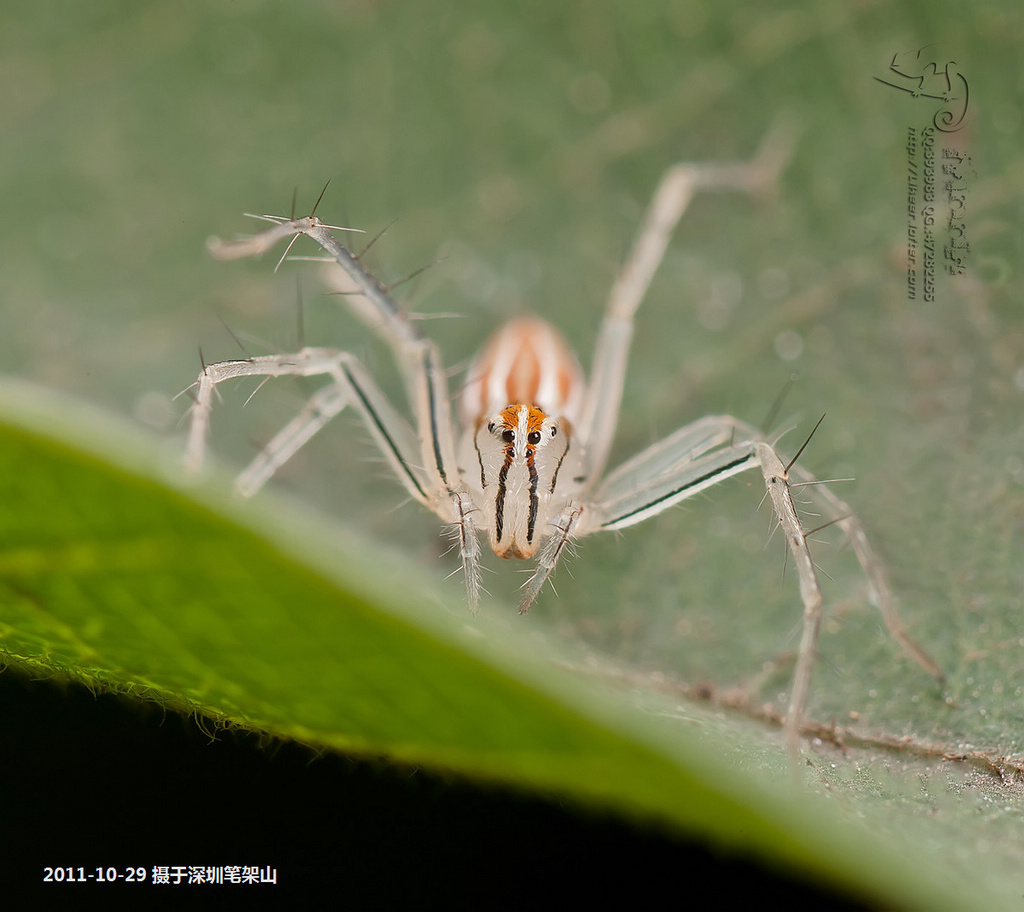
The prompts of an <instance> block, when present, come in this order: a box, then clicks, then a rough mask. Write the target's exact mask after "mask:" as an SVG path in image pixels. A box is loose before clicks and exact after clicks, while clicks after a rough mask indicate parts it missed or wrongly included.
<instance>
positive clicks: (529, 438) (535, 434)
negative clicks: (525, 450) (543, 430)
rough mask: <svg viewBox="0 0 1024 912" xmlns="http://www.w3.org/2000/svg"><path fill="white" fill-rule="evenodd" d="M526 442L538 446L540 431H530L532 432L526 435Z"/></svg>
mask: <svg viewBox="0 0 1024 912" xmlns="http://www.w3.org/2000/svg"><path fill="white" fill-rule="evenodd" d="M526 442H527V443H528V444H530V445H531V446H536V445H537V444H538V443H540V431H530V433H529V434H527V435H526Z"/></svg>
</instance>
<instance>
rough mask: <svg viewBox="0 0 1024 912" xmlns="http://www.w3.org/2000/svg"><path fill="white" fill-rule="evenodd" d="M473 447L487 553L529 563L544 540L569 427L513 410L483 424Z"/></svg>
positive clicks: (532, 411)
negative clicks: (525, 559)
mask: <svg viewBox="0 0 1024 912" xmlns="http://www.w3.org/2000/svg"><path fill="white" fill-rule="evenodd" d="M473 443H474V446H475V448H476V453H477V457H478V459H479V462H480V483H481V486H482V488H483V491H484V498H485V515H486V519H487V526H488V530H489V532H490V539H491V548H492V549H493V550H494V553H495V554H497V555H498V556H499V557H532V556H533V554H534V552H536V550H537V547H538V546H539V544H540V541H541V539H542V538H544V537H545V536H546V534H547V529H546V525H547V513H548V504H549V502H550V500H551V495H552V493H553V492H554V490H555V486H556V484H557V483H558V473H559V469H560V468H561V467H562V460H563V459H564V458H565V454H566V452H567V451H568V449H569V433H568V426H567V423H566V422H565V421H560V420H559V419H557V418H552V417H551V416H550V415H548V414H546V413H545V412H544V411H543V410H541V409H539V408H538V407H537V406H535V405H521V404H513V405H509V406H507V407H505V408H503V409H502V410H501V411H500V412H498V413H497V414H495V415H492V416H491V417H490V418H488V419H485V420H483V421H481V422H480V424H479V426H478V427H477V430H476V434H475V436H474V438H473Z"/></svg>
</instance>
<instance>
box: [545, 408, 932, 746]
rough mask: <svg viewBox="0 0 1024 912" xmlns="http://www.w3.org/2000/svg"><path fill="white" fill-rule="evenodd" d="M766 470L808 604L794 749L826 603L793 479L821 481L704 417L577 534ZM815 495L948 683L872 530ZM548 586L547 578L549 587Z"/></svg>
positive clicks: (670, 441) (607, 488)
mask: <svg viewBox="0 0 1024 912" xmlns="http://www.w3.org/2000/svg"><path fill="white" fill-rule="evenodd" d="M757 467H759V468H760V469H761V473H762V476H763V478H764V483H765V489H766V491H767V496H768V497H769V498H770V499H771V502H772V509H773V511H774V513H775V516H776V519H777V521H778V523H779V526H780V527H781V528H782V530H783V533H784V535H785V539H786V547H787V550H788V553H789V554H790V555H792V559H793V564H794V566H795V568H796V572H797V577H798V581H799V587H800V599H801V602H802V604H803V626H802V633H801V637H800V645H799V648H798V651H797V662H796V668H795V670H794V673H793V685H792V689H791V692H790V702H789V709H788V712H787V714H786V722H785V734H786V742H787V745H788V747H789V749H790V750H791V751H793V752H795V751H796V750H797V747H798V744H799V734H800V726H801V724H802V722H803V720H804V718H805V715H806V711H807V698H808V693H809V690H810V681H811V672H812V670H813V666H814V659H815V653H816V650H817V643H818V634H819V630H820V627H821V618H822V614H823V605H824V600H823V596H822V593H821V586H820V583H819V581H818V573H817V569H816V567H815V565H814V560H813V558H812V556H811V552H810V548H809V545H808V540H807V532H806V531H805V530H804V528H803V523H802V521H801V519H800V516H799V513H798V512H797V508H796V505H795V504H794V502H793V498H792V493H791V481H790V479H791V477H793V478H795V479H797V480H798V483H799V482H803V483H806V482H813V481H814V477H813V476H812V475H811V474H810V473H809V472H807V471H805V470H803V469H800V468H796V467H795V466H794V465H793V463H792V462H791V463H789V464H788V465H787V464H786V463H784V462H783V460H782V458H781V457H780V456H779V454H778V452H777V451H776V450H775V448H774V447H773V446H772V444H770V443H769V442H768V441H766V440H765V439H764V437H763V435H762V434H761V432H760V431H759V430H758V429H756V428H754V427H753V426H752V425H749V424H747V423H745V422H742V421H738V420H736V419H734V418H731V417H729V416H712V417H708V418H702V419H700V420H699V421H696V422H694V423H693V424H690V425H687V426H686V427H684V428H682V429H680V430H679V431H677V432H676V433H674V434H671V435H670V436H668V437H666V438H665V439H664V440H661V441H659V442H657V443H655V444H653V445H652V446H650V447H648V448H647V449H646V450H644V451H643V452H641V453H640V454H638V455H637V456H635V457H633V458H632V459H630V460H628V461H627V462H625V463H624V464H623V465H622V466H620V467H619V468H617V469H615V470H614V471H612V472H611V473H609V474H608V476H607V478H605V479H604V480H603V481H602V482H601V483H600V484H599V485H598V486H597V487H596V489H595V490H594V492H593V502H592V503H589V504H587V507H586V510H585V511H584V512H582V518H581V520H580V521H579V522H578V523H576V525H575V526H574V527H573V529H572V531H573V532H574V533H575V534H576V535H586V534H589V533H592V532H599V531H605V530H614V529H624V528H627V527H628V526H631V525H634V524H636V523H639V522H642V521H643V520H645V519H648V518H650V517H652V516H656V515H657V514H659V513H661V512H663V511H664V510H667V509H668V508H669V507H671V506H673V505H675V504H678V503H680V502H681V501H683V500H685V499H687V498H689V497H692V496H693V495H695V494H697V493H699V492H701V491H704V490H706V489H707V488H709V487H711V486H713V485H716V484H718V483H719V482H720V481H724V480H725V479H726V478H730V477H731V476H733V475H737V474H739V473H741V472H744V471H747V470H749V469H753V468H757ZM813 496H814V497H816V498H817V499H818V500H819V501H820V502H821V503H822V505H823V506H824V507H825V509H826V511H827V512H828V514H829V515H830V516H831V517H833V518H834V521H835V523H836V524H837V525H839V526H840V527H841V528H842V529H843V530H844V532H845V533H846V534H847V536H848V537H849V539H850V541H851V543H852V545H853V548H854V551H855V553H856V555H857V559H858V561H859V562H860V565H861V568H862V570H863V571H864V574H865V576H866V577H867V579H868V582H869V585H870V586H871V589H872V592H873V595H874V597H875V599H876V601H877V604H878V606H879V608H880V610H881V612H882V616H883V618H884V619H885V623H886V626H887V627H888V629H889V631H890V633H891V634H892V636H893V638H894V639H896V640H897V642H899V643H900V645H901V646H902V647H903V649H904V651H905V652H906V653H907V654H908V655H909V656H910V657H911V658H913V659H915V660H916V661H917V662H918V663H919V664H920V665H921V666H922V667H923V668H924V669H925V670H926V671H928V672H929V673H930V674H932V675H934V676H935V677H937V678H939V679H940V680H941V678H942V673H941V671H940V669H939V667H938V665H937V664H936V663H935V661H934V660H933V659H932V658H931V657H930V656H929V655H928V654H927V653H926V652H925V651H924V649H922V648H921V646H919V645H918V644H917V643H916V642H914V640H913V639H912V638H911V637H910V634H909V633H908V632H907V629H906V627H905V626H904V625H903V622H902V621H901V620H900V617H899V614H898V611H897V608H896V602H895V599H894V597H893V595H892V590H891V588H890V587H889V583H888V577H887V575H886V572H885V566H884V564H883V563H882V561H881V559H880V558H879V557H878V556H877V555H876V554H875V551H874V549H873V548H872V546H871V544H870V542H869V540H868V538H867V535H866V533H865V531H864V527H863V526H862V525H861V523H860V521H859V520H858V519H857V518H856V517H855V516H854V515H853V514H852V511H851V510H850V508H849V507H848V506H847V505H846V504H845V503H843V501H842V500H840V499H839V498H838V497H836V496H835V495H834V494H833V493H832V492H831V491H829V489H828V488H827V487H826V486H824V485H815V487H814V489H813ZM541 582H543V580H542V581H541Z"/></svg>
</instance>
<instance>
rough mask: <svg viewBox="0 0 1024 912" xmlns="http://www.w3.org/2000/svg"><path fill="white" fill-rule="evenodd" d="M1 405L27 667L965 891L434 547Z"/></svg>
mask: <svg viewBox="0 0 1024 912" xmlns="http://www.w3.org/2000/svg"><path fill="white" fill-rule="evenodd" d="M0 415H2V416H3V419H2V423H0V503H2V504H3V511H2V513H0V612H2V613H0V617H2V624H3V627H2V632H3V639H2V644H3V654H4V657H5V660H6V661H7V662H8V663H10V664H12V665H14V666H17V667H21V668H24V669H27V670H30V671H31V672H33V673H34V674H41V673H42V674H47V675H52V676H54V677H58V678H67V679H71V680H78V681H82V682H84V683H86V684H88V685H89V686H91V687H96V688H102V689H105V690H110V691H114V692H118V693H124V694H135V695H138V696H139V697H142V698H144V699H148V700H156V701H158V702H160V703H161V704H163V705H164V706H166V707H168V708H170V709H177V710H180V711H182V712H188V713H195V714H196V715H201V716H204V717H207V718H209V719H212V720H213V721H214V723H215V724H217V725H223V726H239V727H242V728H247V729H254V730H257V731H260V732H267V733H270V734H273V735H276V736H279V737H287V738H295V739H298V740H300V741H303V742H306V743H308V744H310V745H312V746H314V747H317V748H332V749H336V750H342V751H347V752H352V753H356V754H360V753H361V754H367V755H386V756H388V757H390V758H391V759H392V760H393V761H394V762H399V763H408V764H422V765H426V766H430V767H432V768H435V769H439V770H449V771H455V772H458V773H460V774H462V775H465V776H469V777H472V778H476V779H479V780H484V781H494V782H506V783H511V784H514V785H517V786H519V787H522V788H528V789H533V790H537V791H540V792H543V793H551V794H556V793H557V794H562V795H566V796H569V797H572V798H574V799H575V800H577V801H579V802H581V803H586V804H595V805H598V806H603V807H610V808H614V809H616V810H618V811H620V812H622V813H625V814H627V815H630V816H634V817H637V818H640V819H654V820H661V821H662V822H664V823H668V824H671V825H673V826H677V827H679V828H680V829H682V830H685V831H688V832H691V833H698V834H701V835H702V836H703V838H706V839H707V840H708V841H709V842H711V843H712V844H715V845H719V846H721V847H723V848H725V849H728V850H731V851H734V852H742V853H744V854H746V853H754V854H758V855H761V856H762V857H764V858H766V859H769V860H771V861H773V862H775V863H778V864H781V865H783V866H785V867H787V868H791V869H793V870H798V871H803V872H804V873H805V875H806V876H809V877H811V878H813V879H821V880H826V881H831V882H834V883H837V884H846V885H848V886H851V887H855V888H856V889H858V890H862V891H864V893H865V894H867V895H873V896H875V897H876V898H880V899H884V900H886V901H896V902H906V903H924V904H927V905H929V906H930V907H932V908H940V907H947V908H954V907H956V906H957V905H958V904H959V903H961V902H963V901H965V897H966V895H967V894H965V893H961V892H960V889H961V888H960V887H959V886H958V884H957V880H956V878H955V876H951V875H950V874H948V873H946V872H943V871H942V870H941V868H938V867H937V866H936V865H935V864H934V862H932V863H930V864H928V865H926V866H924V867H922V865H923V860H922V858H921V857H919V853H917V852H914V851H912V850H910V851H908V850H906V849H905V848H904V849H902V850H901V853H900V855H899V856H896V855H894V854H893V853H892V852H891V850H890V849H889V846H888V844H886V845H883V844H880V843H879V842H878V841H876V840H875V839H873V838H872V837H870V836H869V834H868V832H867V830H866V828H865V827H863V825H862V824H860V823H858V822H856V821H855V820H854V819H853V818H854V817H855V816H856V813H851V810H852V809H851V808H843V807H842V804H843V802H839V803H838V806H836V805H835V804H834V805H833V806H832V807H829V806H828V805H827V804H826V803H825V802H823V801H821V800H820V799H817V798H815V797H814V796H812V795H810V794H807V793H805V792H804V791H803V790H802V789H801V788H796V787H794V785H795V784H794V783H793V782H792V781H791V777H790V772H791V771H790V772H787V763H786V760H785V758H784V756H783V755H782V753H781V750H780V748H779V746H778V744H777V743H774V739H771V738H768V737H765V735H764V733H763V732H762V731H760V730H758V728H757V727H752V726H750V725H748V724H745V723H743V722H742V721H739V720H735V719H734V720H731V721H725V720H722V719H719V718H717V717H715V716H714V715H713V714H711V713H708V712H707V711H706V710H705V709H702V708H701V707H699V706H697V705H689V704H687V703H685V702H683V703H681V702H680V701H679V700H678V699H676V698H672V699H670V700H666V699H665V697H664V695H663V694H661V693H659V691H658V689H657V687H656V686H655V685H654V683H653V682H651V681H648V682H646V683H645V682H640V681H633V682H632V683H631V684H630V686H625V687H624V686H622V685H621V684H619V683H617V681H618V679H617V678H616V677H614V676H611V675H601V674H595V673H594V670H593V667H592V668H591V670H590V671H586V670H585V666H584V665H583V664H581V663H580V659H581V656H580V654H579V651H578V650H574V649H572V648H570V647H567V646H565V644H562V643H559V641H558V639H557V637H555V636H554V635H553V634H552V633H551V632H550V631H548V630H545V629H544V628H543V626H541V625H538V624H536V623H533V620H532V619H526V620H522V621H520V620H516V621H513V622H507V620H506V619H505V618H504V617H503V616H498V617H492V616H491V615H492V614H497V612H498V610H499V609H498V606H494V605H492V606H489V608H488V611H487V612H486V614H485V615H481V616H480V617H476V618H473V617H470V616H468V615H467V613H466V611H465V609H464V608H462V607H460V606H454V607H452V606H447V605H446V604H445V602H444V600H443V598H441V597H439V596H438V595H437V594H436V592H435V587H434V586H433V585H432V584H431V583H430V582H424V581H423V579H422V575H423V572H424V571H423V568H422V567H414V566H410V565H409V564H408V562H401V561H399V560H398V559H397V558H396V556H395V555H393V554H388V553H386V552H385V550H384V549H382V548H379V547H370V546H369V545H368V543H367V542H366V541H365V540H361V539H360V538H359V537H357V536H356V535H354V534H352V533H351V532H346V531H345V530H343V529H340V528H338V527H337V526H336V525H334V524H331V523H329V522H327V521H326V520H325V519H323V518H322V517H318V516H316V515H315V514H312V513H311V512H310V511H309V510H308V509H304V508H302V507H300V506H298V505H296V504H294V503H289V502H286V501H284V500H282V499H280V498H276V497H262V498H259V499H258V501H257V502H256V503H254V504H251V505H242V504H238V503H234V502H231V501H230V500H229V499H227V498H226V497H225V496H224V495H223V493H222V492H223V491H224V490H225V486H224V485H223V481H224V479H222V478H216V479H213V480H210V481H208V482H206V483H204V484H203V485H201V486H199V487H192V488H190V487H188V486H186V485H185V484H184V483H183V482H182V481H181V479H180V478H176V472H175V471H174V470H167V471H163V472H161V471H160V470H159V469H158V468H157V467H158V466H160V465H161V464H162V463H163V464H167V456H168V454H167V453H166V452H163V454H162V458H161V449H160V446H159V445H158V444H157V443H155V442H154V441H153V440H151V439H149V438H147V437H146V436H144V435H141V434H139V433H137V432H135V431H133V430H131V429H129V428H127V427H125V426H124V425H123V424H121V423H119V422H117V421H115V420H114V419H112V418H111V417H110V416H107V415H104V414H102V413H100V412H98V411H96V410H94V409H92V408H88V407H83V406H82V405H81V404H79V403H74V402H70V401H67V400H63V399H61V398H59V397H56V396H53V395H51V394H48V393H45V392H43V391H41V390H39V389H37V388H33V387H30V386H28V385H25V384H21V383H13V382H7V383H4V384H3V385H2V386H0ZM566 666H571V667H570V668H567V667H566ZM876 787H877V784H876V785H875V786H873V788H876ZM850 791H851V794H852V793H853V792H855V790H853V789H851V790H850ZM843 818H845V819H843ZM840 821H842V822H841V823H840ZM915 856H917V857H915ZM865 878H869V879H865ZM971 895H973V897H974V899H977V896H978V894H976V893H972V894H971Z"/></svg>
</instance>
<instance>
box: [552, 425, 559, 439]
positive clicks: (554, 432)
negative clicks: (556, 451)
mask: <svg viewBox="0 0 1024 912" xmlns="http://www.w3.org/2000/svg"><path fill="white" fill-rule="evenodd" d="M557 433H558V428H556V427H555V426H554V425H552V426H551V436H552V437H554V436H555V434H557Z"/></svg>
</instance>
